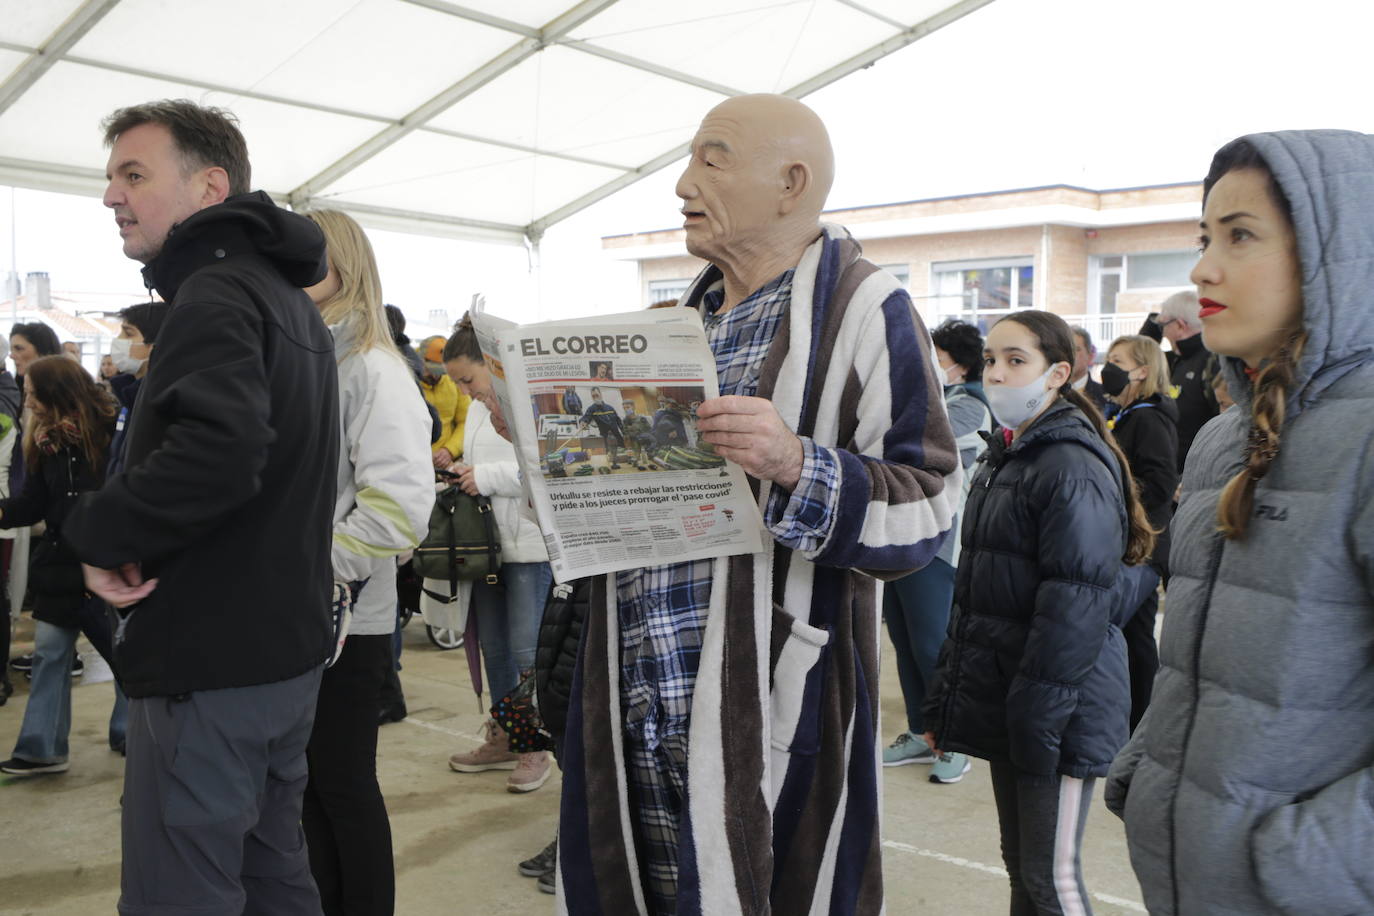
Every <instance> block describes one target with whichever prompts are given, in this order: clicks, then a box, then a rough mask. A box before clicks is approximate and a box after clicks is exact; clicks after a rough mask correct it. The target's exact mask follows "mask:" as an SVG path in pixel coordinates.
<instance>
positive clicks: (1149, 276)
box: [1088, 251, 1197, 315]
mask: <svg viewBox="0 0 1374 916" xmlns="http://www.w3.org/2000/svg"><path fill="white" fill-rule="evenodd" d="M1196 264H1197V253H1196V252H1193V251H1147V252H1142V253H1140V254H1126V255H1121V254H1105V255H1098V256H1097V257H1094V258H1092V260H1091V262H1090V264H1089V277H1088V291H1089V292H1088V296H1089V302H1088V308H1089V311H1090V312H1091V313H1093V314H1098V315H1111V314H1115V312H1116V297H1117V294H1118V293H1121V292H1124V291H1126V290H1147V289H1180V288H1186V287H1189V286H1191V285H1192V282H1191V281H1190V280H1189V279H1188V274H1190V273H1191V272H1192V270H1193V267H1194V265H1196Z"/></svg>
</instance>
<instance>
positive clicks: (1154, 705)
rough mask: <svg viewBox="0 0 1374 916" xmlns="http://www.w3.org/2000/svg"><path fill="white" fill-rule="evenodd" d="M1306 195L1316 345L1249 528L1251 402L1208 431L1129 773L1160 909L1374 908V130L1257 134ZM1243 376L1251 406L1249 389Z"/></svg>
mask: <svg viewBox="0 0 1374 916" xmlns="http://www.w3.org/2000/svg"><path fill="white" fill-rule="evenodd" d="M1246 139H1247V140H1249V141H1250V142H1251V143H1252V144H1253V145H1254V146H1255V148H1256V149H1257V150H1258V151H1259V153H1260V155H1261V156H1262V157H1263V158H1264V159H1265V161H1266V162H1267V163H1268V165H1269V167H1270V169H1271V171H1272V172H1273V174H1274V176H1275V178H1276V179H1277V181H1278V183H1279V185H1280V187H1281V188H1282V189H1283V191H1284V194H1285V196H1286V197H1287V199H1288V201H1289V203H1290V205H1291V209H1292V214H1293V223H1294V226H1295V228H1296V233H1297V241H1298V246H1299V254H1300V257H1301V262H1302V263H1301V266H1302V284H1303V296H1304V316H1303V320H1304V325H1305V328H1306V330H1307V333H1308V344H1307V347H1306V349H1305V350H1304V352H1303V357H1302V359H1301V360H1300V361H1299V363H1298V366H1297V371H1296V375H1295V385H1294V394H1293V395H1292V399H1291V400H1290V401H1289V404H1288V407H1289V410H1288V414H1287V416H1286V417H1285V418H1284V423H1283V444H1282V447H1281V448H1280V449H1279V452H1278V454H1277V456H1276V457H1275V459H1274V461H1273V462H1272V463H1271V465H1270V467H1269V470H1268V473H1266V474H1265V475H1264V477H1263V479H1262V480H1259V481H1257V482H1256V483H1255V487H1254V511H1253V514H1252V515H1251V518H1250V524H1249V527H1248V530H1247V531H1246V534H1245V536H1244V537H1243V538H1238V539H1234V540H1226V539H1224V538H1222V537H1221V536H1220V535H1219V534H1218V533H1217V506H1218V504H1219V502H1220V499H1221V495H1222V493H1223V491H1224V489H1225V488H1226V486H1227V485H1228V484H1229V482H1230V481H1231V480H1232V479H1233V478H1234V477H1235V475H1236V473H1237V472H1238V471H1240V470H1241V468H1242V467H1243V462H1244V460H1245V456H1246V449H1247V443H1248V440H1249V431H1250V425H1251V418H1250V416H1249V412H1248V410H1247V409H1246V408H1245V407H1244V406H1243V407H1241V408H1240V409H1238V410H1229V411H1226V412H1225V413H1223V414H1222V415H1220V416H1218V417H1217V418H1216V419H1214V420H1212V421H1211V422H1210V423H1208V424H1207V425H1206V426H1204V427H1203V428H1202V430H1201V432H1199V433H1198V437H1197V439H1196V440H1195V441H1194V443H1193V447H1192V449H1191V450H1190V451H1189V453H1188V460H1187V464H1186V465H1185V467H1184V471H1183V497H1182V499H1181V500H1180V502H1179V505H1178V510H1177V512H1176V513H1175V514H1174V518H1173V522H1172V528H1171V531H1172V536H1173V548H1172V550H1171V552H1170V556H1169V560H1170V566H1171V573H1172V575H1171V578H1170V580H1169V603H1168V613H1167V614H1166V615H1165V618H1164V630H1163V633H1162V635H1161V636H1160V640H1159V659H1160V668H1159V674H1158V675H1157V676H1156V678H1155V681H1154V692H1153V696H1152V697H1151V700H1150V707H1149V709H1147V710H1146V712H1145V717H1144V719H1143V720H1142V721H1141V723H1140V725H1139V727H1138V728H1137V729H1136V732H1135V735H1134V736H1133V737H1132V738H1131V741H1130V742H1129V743H1128V744H1127V746H1126V748H1125V749H1124V750H1123V751H1122V753H1121V754H1120V755H1119V756H1118V757H1117V759H1116V761H1115V762H1114V763H1113V765H1112V769H1111V773H1110V774H1109V777H1108V780H1107V785H1106V788H1105V792H1104V794H1105V796H1106V799H1107V803H1108V805H1109V807H1111V808H1112V809H1113V810H1115V811H1118V812H1123V813H1124V816H1125V819H1126V835H1127V841H1128V844H1129V847H1130V852H1131V863H1132V865H1133V866H1134V867H1135V870H1136V874H1137V876H1138V877H1139V878H1140V884H1141V891H1142V893H1143V894H1144V897H1145V905H1146V906H1147V907H1148V909H1149V911H1150V913H1152V914H1154V916H1194V914H1205V916H1308V914H1314V913H1323V914H1327V913H1329V914H1341V916H1346V914H1352V916H1353V914H1357V913H1359V914H1369V913H1374V870H1372V869H1371V868H1370V863H1371V862H1374V730H1371V729H1370V727H1369V725H1370V722H1374V665H1371V664H1370V647H1371V646H1374V473H1372V472H1371V470H1372V469H1374V425H1371V424H1370V422H1369V418H1370V416H1372V415H1374V302H1371V301H1369V300H1370V299H1372V298H1374V138H1370V137H1367V136H1365V135H1363V134H1355V133H1346V132H1343V131H1304V132H1301V133H1297V132H1294V133H1281V134H1260V135H1256V136H1251V137H1248V138H1246ZM1227 371H1228V372H1230V373H1232V380H1233V381H1234V382H1235V383H1236V384H1235V386H1234V387H1233V388H1232V391H1233V392H1234V393H1235V395H1236V399H1237V401H1241V400H1245V401H1246V402H1247V406H1248V397H1247V394H1248V392H1249V385H1248V383H1246V382H1245V381H1244V377H1243V376H1241V375H1240V374H1239V371H1240V365H1239V361H1237V360H1228V365H1227Z"/></svg>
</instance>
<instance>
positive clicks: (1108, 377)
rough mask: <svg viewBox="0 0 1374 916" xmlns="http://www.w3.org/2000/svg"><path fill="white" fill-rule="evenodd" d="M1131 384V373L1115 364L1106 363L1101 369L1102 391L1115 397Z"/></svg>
mask: <svg viewBox="0 0 1374 916" xmlns="http://www.w3.org/2000/svg"><path fill="white" fill-rule="evenodd" d="M1130 383H1131V373H1129V372H1127V371H1126V370H1125V369H1122V368H1121V367H1120V366H1118V365H1117V364H1116V363H1107V364H1106V365H1104V366H1103V367H1102V390H1103V391H1105V392H1107V393H1108V394H1110V395H1111V396H1112V397H1116V396H1117V395H1118V394H1120V393H1121V392H1123V391H1125V390H1126V386H1127V385H1129V384H1130Z"/></svg>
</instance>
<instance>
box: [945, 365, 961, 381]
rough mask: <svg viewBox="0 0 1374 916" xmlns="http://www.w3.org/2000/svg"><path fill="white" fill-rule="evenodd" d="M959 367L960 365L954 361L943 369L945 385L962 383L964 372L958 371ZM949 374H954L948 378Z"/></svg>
mask: <svg viewBox="0 0 1374 916" xmlns="http://www.w3.org/2000/svg"><path fill="white" fill-rule="evenodd" d="M960 369H961V367H960V366H959V364H958V363H955V364H954V365H952V366H950V367H949V368H948V369H946V370H945V387H951V386H954V385H962V384H963V383H964V373H963V372H962V371H960ZM951 374H953V375H954V378H950V375H951Z"/></svg>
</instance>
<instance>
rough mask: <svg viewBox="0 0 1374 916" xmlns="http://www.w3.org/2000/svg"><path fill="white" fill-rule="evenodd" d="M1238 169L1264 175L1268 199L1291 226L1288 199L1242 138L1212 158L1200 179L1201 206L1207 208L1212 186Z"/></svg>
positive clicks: (1258, 156) (1252, 146)
mask: <svg viewBox="0 0 1374 916" xmlns="http://www.w3.org/2000/svg"><path fill="white" fill-rule="evenodd" d="M1239 169H1258V170H1259V171H1261V172H1263V173H1264V174H1265V177H1266V178H1268V181H1267V182H1266V185H1267V187H1268V189H1269V197H1270V199H1271V200H1273V202H1274V206H1276V207H1278V208H1279V210H1280V211H1282V212H1283V215H1284V217H1285V218H1286V219H1287V220H1288V222H1289V223H1290V224H1291V223H1292V222H1293V207H1292V205H1290V204H1289V203H1288V197H1287V196H1285V195H1284V193H1283V188H1281V187H1279V183H1278V181H1276V180H1275V178H1274V173H1273V172H1272V171H1270V170H1269V163H1267V162H1265V161H1264V157H1263V156H1261V155H1260V151H1259V149H1257V148H1256V147H1255V144H1253V143H1251V142H1250V141H1249V140H1247V139H1245V138H1244V137H1241V138H1239V139H1236V140H1232V141H1231V142H1230V143H1228V144H1226V145H1225V146H1223V147H1222V148H1221V149H1219V150H1217V152H1216V155H1215V156H1213V157H1212V167H1211V168H1210V169H1208V171H1207V177H1206V178H1204V179H1202V205H1203V206H1204V207H1205V206H1207V195H1208V194H1211V193H1212V188H1213V186H1215V185H1216V183H1217V182H1218V181H1221V179H1222V177H1223V176H1224V175H1225V174H1226V173H1227V172H1234V171H1237V170H1239Z"/></svg>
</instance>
